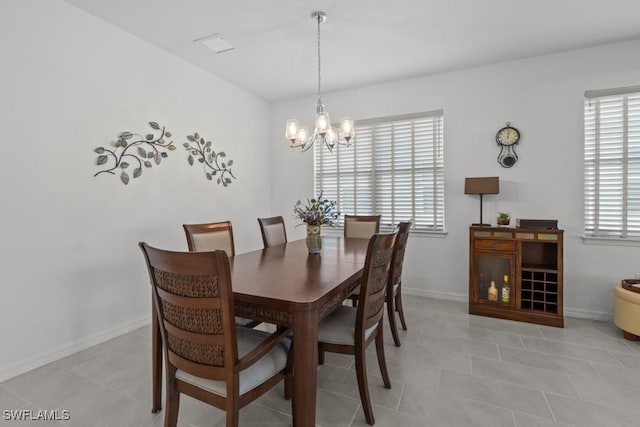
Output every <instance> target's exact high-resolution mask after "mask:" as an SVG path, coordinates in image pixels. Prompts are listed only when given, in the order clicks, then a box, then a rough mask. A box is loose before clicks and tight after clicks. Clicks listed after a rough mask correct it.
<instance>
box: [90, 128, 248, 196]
mask: <svg viewBox="0 0 640 427" xmlns="http://www.w3.org/2000/svg"><path fill="white" fill-rule="evenodd" d="M149 126H150V127H151V129H153V131H154V132H153V133H148V134H146V135H145V136H142V135H141V134H138V133H131V132H128V131H126V132H122V133H121V134H120V135H119V136H118V139H117V140H116V141H115V142H114V143H113V148H106V147H98V148H96V149H95V150H93V151H95V152H96V153H97V154H98V157H97V158H96V165H98V166H100V167H101V168H102V170H99V171H98V172H96V173H95V175H93V176H94V177H96V176H98V175H100V174H101V173H108V174H111V175H116V170H117V169H118V168H119V169H121V170H122V172H121V173H120V181H122V183H123V184H125V185H127V184H129V180H130V178H131V177H130V176H129V173H127V170H131V169H133V172H132V173H131V176H132V177H133V178H139V177H140V175H142V168H143V167H145V168H150V167H152V166H153V163H155V164H156V165H159V164H160V162H161V161H162V159H163V158H166V157H168V153H167V150H168V151H174V150H175V149H176V146H175V145H173V141H168V142H167V140H166V139H167V138H171V132H169V131H167V130H166V129H165V127H164V126H160V125H159V124H158V123H156V122H149ZM158 132H159V134H157V133H158ZM187 139H188V140H189V142H185V143H184V144H182V145H183V146H184V148H185V151H187V153H189V156H188V157H187V161H188V162H189V164H190V165H191V166H193V165H194V164H195V162H196V160H197V161H198V163H201V164H202V167H203V169H204V173H205V176H206V177H207V179H208V180H209V181H213V180H215V181H216V183H217V184H219V185H220V184H221V185H223V186H224V187H227V186H228V185H229V184H231V182H232V179H236V177H235V176H234V175H233V172H232V171H231V166H233V160H225V157H226V156H227V154H226V153H225V152H224V151H220V152H217V153H216V152H215V151H214V150H213V147H212V142H211V141H206V142H205V139H204V138H202V137H201V136H200V135H199V134H198V132H196V133H194V134H193V135H187Z"/></svg>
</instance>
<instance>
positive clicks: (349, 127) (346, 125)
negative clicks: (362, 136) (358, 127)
mask: <svg viewBox="0 0 640 427" xmlns="http://www.w3.org/2000/svg"><path fill="white" fill-rule="evenodd" d="M354 133H355V127H354V125H353V119H352V118H351V117H345V118H344V119H342V124H341V125H340V134H342V137H343V138H344V139H345V140H346V141H347V142H349V140H350V139H351V138H352V137H353V135H354Z"/></svg>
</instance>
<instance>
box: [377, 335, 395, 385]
mask: <svg viewBox="0 0 640 427" xmlns="http://www.w3.org/2000/svg"><path fill="white" fill-rule="evenodd" d="M376 354H377V356H378V366H379V367H380V373H381V374H382V381H383V382H384V388H391V380H390V379H389V371H388V370H387V359H386V358H385V355H384V338H383V337H382V325H380V327H379V328H378V335H377V336H376Z"/></svg>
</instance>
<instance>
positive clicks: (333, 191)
mask: <svg viewBox="0 0 640 427" xmlns="http://www.w3.org/2000/svg"><path fill="white" fill-rule="evenodd" d="M443 121H444V118H443V112H442V110H438V111H432V112H428V113H420V114H413V115H410V116H401V117H387V118H380V119H372V120H360V121H357V122H356V136H355V139H354V141H353V144H352V145H351V146H350V147H345V146H338V147H337V149H334V150H333V153H330V152H329V151H328V150H327V149H326V148H325V147H324V146H322V144H316V147H315V192H316V194H319V193H320V191H322V192H323V197H326V198H328V199H331V200H336V201H337V203H338V208H339V209H340V212H341V213H342V214H343V215H344V214H353V215H381V216H382V218H381V226H383V227H385V228H391V227H393V226H395V225H396V224H397V223H398V222H400V221H406V220H409V219H411V218H413V220H414V230H422V231H435V232H443V231H444V153H443V140H444V136H443Z"/></svg>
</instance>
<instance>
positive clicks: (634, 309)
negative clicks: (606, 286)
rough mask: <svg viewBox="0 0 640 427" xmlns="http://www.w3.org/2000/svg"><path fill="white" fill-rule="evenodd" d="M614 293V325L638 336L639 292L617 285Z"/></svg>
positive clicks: (639, 323) (639, 315) (639, 330)
mask: <svg viewBox="0 0 640 427" xmlns="http://www.w3.org/2000/svg"><path fill="white" fill-rule="evenodd" d="M614 294H615V310H614V322H615V324H616V326H618V327H619V328H620V329H622V330H623V331H625V332H629V333H632V334H633V335H638V336H640V293H638V292H632V291H628V290H626V289H624V288H623V287H622V286H617V287H616V288H615V289H614Z"/></svg>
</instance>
